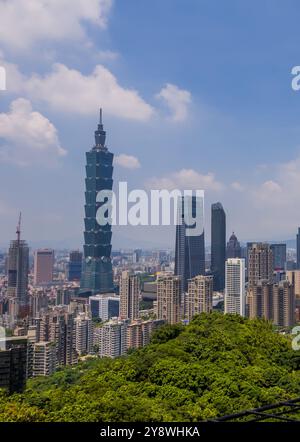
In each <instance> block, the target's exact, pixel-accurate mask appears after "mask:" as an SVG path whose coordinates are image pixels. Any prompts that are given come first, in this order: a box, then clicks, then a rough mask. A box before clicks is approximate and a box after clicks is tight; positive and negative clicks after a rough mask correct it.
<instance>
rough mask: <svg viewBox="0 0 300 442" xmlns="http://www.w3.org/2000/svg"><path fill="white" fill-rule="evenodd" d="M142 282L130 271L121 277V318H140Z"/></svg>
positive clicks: (123, 273)
mask: <svg viewBox="0 0 300 442" xmlns="http://www.w3.org/2000/svg"><path fill="white" fill-rule="evenodd" d="M139 296H140V281H139V278H138V276H137V275H134V274H131V273H130V272H128V271H124V272H122V275H121V277H120V318H121V319H131V320H133V319H137V318H138V317H139Z"/></svg>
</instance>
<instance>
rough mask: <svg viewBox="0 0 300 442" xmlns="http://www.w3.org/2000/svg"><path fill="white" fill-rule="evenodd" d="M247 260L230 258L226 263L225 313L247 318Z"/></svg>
mask: <svg viewBox="0 0 300 442" xmlns="http://www.w3.org/2000/svg"><path fill="white" fill-rule="evenodd" d="M245 307H246V290H245V260H244V259H241V258H229V259H227V261H226V263H225V299H224V312H225V313H235V314H238V315H241V316H245Z"/></svg>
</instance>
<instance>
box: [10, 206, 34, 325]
mask: <svg viewBox="0 0 300 442" xmlns="http://www.w3.org/2000/svg"><path fill="white" fill-rule="evenodd" d="M16 233H17V239H16V240H13V241H11V243H10V247H9V252H8V287H7V294H8V296H9V297H10V298H14V300H15V303H16V307H17V312H16V313H17V315H18V317H20V318H22V317H24V316H26V315H27V314H28V309H29V298H28V270H29V247H28V245H27V243H26V241H24V240H21V215H20V218H19V223H18V227H17V232H16Z"/></svg>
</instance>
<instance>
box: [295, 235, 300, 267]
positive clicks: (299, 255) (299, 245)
mask: <svg viewBox="0 0 300 442" xmlns="http://www.w3.org/2000/svg"><path fill="white" fill-rule="evenodd" d="M296 242H297V269H300V227H298V233H297V238H296Z"/></svg>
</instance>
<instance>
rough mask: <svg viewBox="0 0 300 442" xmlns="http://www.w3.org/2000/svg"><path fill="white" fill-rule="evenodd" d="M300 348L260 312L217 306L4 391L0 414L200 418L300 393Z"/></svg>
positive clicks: (21, 417)
mask: <svg viewBox="0 0 300 442" xmlns="http://www.w3.org/2000/svg"><path fill="white" fill-rule="evenodd" d="M299 368H300V352H295V351H293V350H292V349H291V345H290V341H289V339H288V338H287V337H285V336H281V335H278V334H276V333H274V331H272V325H271V324H269V323H268V322H265V321H262V320H248V319H244V318H241V317H239V316H233V315H222V314H219V313H212V314H202V315H200V316H197V317H196V318H195V319H194V320H193V321H192V323H191V324H190V325H188V326H181V325H177V326H164V327H162V328H161V329H160V330H158V331H157V332H156V334H155V335H154V336H153V338H152V342H151V344H150V345H148V346H147V347H145V348H143V349H141V350H138V351H133V352H131V353H130V354H128V355H127V356H125V357H122V358H118V359H114V360H111V359H106V358H105V359H94V360H90V361H87V362H85V363H82V364H79V365H77V366H76V367H71V368H66V369H62V370H60V371H58V372H56V373H55V374H54V375H53V376H51V377H49V378H39V379H35V380H31V381H29V382H28V385H27V389H26V391H25V392H24V394H15V395H12V396H10V397H8V396H7V395H6V394H5V393H3V392H2V393H0V421H169V422H171V421H199V420H203V419H210V418H213V417H216V416H222V415H225V414H229V413H234V412H238V411H240V410H243V409H250V408H254V407H258V406H261V405H265V404H269V403H276V402H278V401H280V400H283V399H288V398H293V397H297V396H300V370H299Z"/></svg>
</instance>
